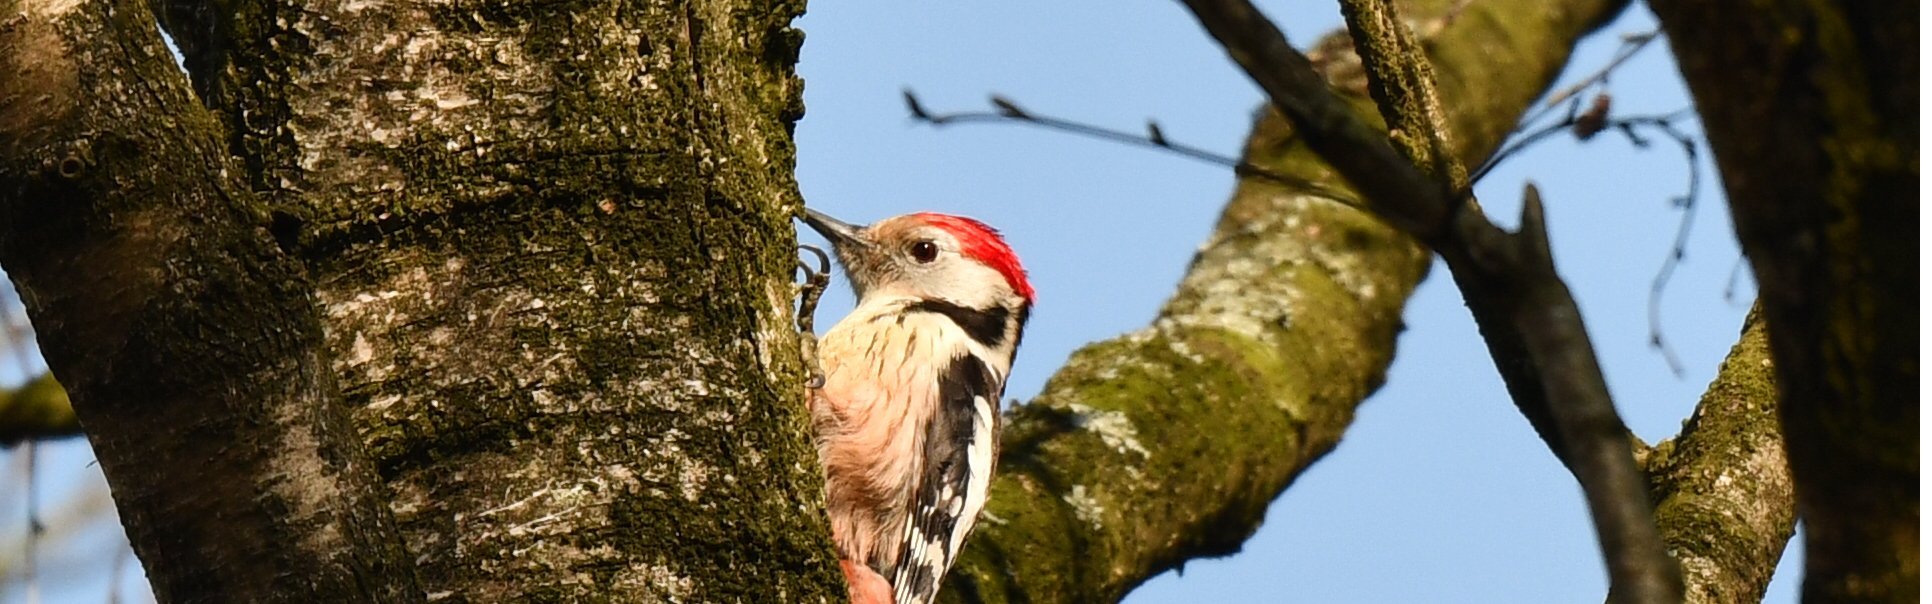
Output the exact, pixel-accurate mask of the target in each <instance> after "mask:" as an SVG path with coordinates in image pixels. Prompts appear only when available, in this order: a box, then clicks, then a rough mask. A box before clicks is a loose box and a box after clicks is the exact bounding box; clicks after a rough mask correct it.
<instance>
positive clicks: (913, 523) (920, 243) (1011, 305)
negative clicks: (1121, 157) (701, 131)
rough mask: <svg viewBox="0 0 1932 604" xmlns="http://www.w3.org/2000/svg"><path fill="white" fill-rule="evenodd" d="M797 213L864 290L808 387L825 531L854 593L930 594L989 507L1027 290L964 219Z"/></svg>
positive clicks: (864, 596) (887, 603) (921, 600)
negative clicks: (816, 380)
mask: <svg viewBox="0 0 1932 604" xmlns="http://www.w3.org/2000/svg"><path fill="white" fill-rule="evenodd" d="M804 221H805V223H806V224H807V225H810V226H811V227H812V228H813V229H814V230H816V231H818V232H819V233H820V234H822V235H824V236H825V238H826V239H829V240H831V242H832V248H833V251H834V252H835V254H836V255H837V256H838V259H839V264H841V265H843V266H844V267H845V273H846V276H847V277H848V278H849V279H850V280H851V283H852V289H853V290H854V291H855V292H856V293H857V294H858V306H857V308H855V309H854V310H853V311H852V314H850V315H847V316H846V317H845V318H844V319H843V320H841V321H839V322H838V324H837V325H835V326H833V327H832V329H831V330H829V331H827V332H826V333H825V335H824V337H822V338H820V340H819V365H820V368H821V369H822V370H823V371H824V376H825V380H824V383H823V385H822V386H821V387H819V388H817V389H815V390H814V391H813V392H812V395H811V405H812V421H813V427H814V428H815V429H816V430H817V442H818V450H819V461H820V462H821V463H822V464H824V466H825V483H826V484H825V504H826V509H827V511H828V512H829V513H830V515H831V520H832V540H833V542H834V543H835V544H836V545H837V546H838V550H839V557H840V562H841V564H842V565H843V567H844V569H845V573H846V579H847V581H848V583H849V585H850V588H851V592H852V597H853V601H854V602H856V603H858V604H926V603H928V602H931V601H932V600H933V597H934V596H935V595H937V594H938V592H939V582H940V580H941V579H943V578H944V577H945V575H946V571H947V569H949V568H951V567H952V564H953V560H954V558H955V557H957V556H958V555H959V551H960V548H961V547H962V546H963V545H964V544H965V541H966V536H967V535H968V534H970V533H971V532H972V530H973V524H974V523H975V522H976V521H977V520H978V517H979V512H980V509H981V508H983V507H984V506H985V505H986V492H987V487H989V486H990V485H991V484H992V477H993V466H994V462H995V459H996V458H997V457H998V448H999V418H1000V409H999V405H1000V396H1001V394H1003V393H1004V392H1005V389H1006V376H1007V374H1008V372H1009V371H1010V370H1011V369H1012V367H1013V354H1014V352H1015V351H1016V350H1018V348H1019V345H1020V331H1021V329H1023V328H1024V327H1025V325H1026V318H1027V313H1028V312H1029V310H1030V309H1031V308H1032V306H1033V286H1032V285H1030V284H1028V283H1027V280H1026V271H1025V270H1024V269H1022V268H1020V261H1019V258H1018V257H1017V256H1015V255H1014V254H1013V249H1012V248H1010V247H1008V246H1007V245H1006V242H1005V240H1003V239H1001V238H1000V236H999V233H998V232H996V231H994V230H993V229H992V228H991V227H988V226H986V225H985V224H984V223H981V222H979V221H977V220H973V219H970V218H962V217H959V216H952V215H947V214H936V213H926V212H922V213H916V214H906V215H903V216H897V217H893V218H888V219H885V220H881V221H879V222H878V223H876V224H873V225H871V226H867V227H863V228H861V227H857V226H854V225H850V224H846V223H844V222H840V221H838V220H836V219H833V218H832V217H830V216H826V215H825V214H822V213H819V212H817V211H814V210H811V209H807V210H805V218H804Z"/></svg>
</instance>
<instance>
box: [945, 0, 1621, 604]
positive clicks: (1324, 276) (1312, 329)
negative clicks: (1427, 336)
mask: <svg viewBox="0 0 1932 604" xmlns="http://www.w3.org/2000/svg"><path fill="white" fill-rule="evenodd" d="M1622 7H1623V3H1621V2H1613V1H1599V2H1579V3H1571V4H1565V5H1563V6H1562V7H1561V8H1556V9H1552V8H1550V7H1549V5H1547V4H1546V3H1543V2H1540V1H1533V0H1499V1H1497V2H1484V3H1478V4H1474V5H1470V6H1469V7H1468V9H1467V12H1466V13H1465V14H1464V15H1463V17H1462V18H1460V19H1457V20H1455V22H1454V23H1452V24H1450V25H1449V26H1448V27H1446V28H1445V29H1444V30H1443V31H1442V32H1441V35H1440V36H1439V37H1438V38H1437V40H1436V41H1435V43H1433V44H1431V45H1430V51H1431V52H1432V53H1436V56H1437V57H1438V58H1439V59H1440V60H1439V61H1438V63H1437V66H1438V69H1441V70H1443V71H1444V72H1445V73H1451V74H1455V75H1456V76H1459V78H1452V79H1460V81H1462V82H1464V84H1465V85H1464V86H1463V87H1459V88H1445V89H1444V92H1443V94H1444V99H1445V101H1446V102H1445V103H1444V107H1445V110H1446V111H1447V113H1448V115H1447V117H1448V119H1450V120H1452V121H1454V122H1455V123H1457V124H1460V125H1466V126H1467V127H1468V131H1469V132H1471V133H1472V134H1471V135H1470V136H1467V137H1463V138H1461V139H1459V140H1458V141H1457V145H1456V147H1455V150H1456V152H1457V155H1458V156H1459V157H1462V158H1465V159H1468V158H1478V159H1479V158H1481V157H1483V156H1486V155H1487V154H1488V153H1489V152H1490V151H1491V150H1493V149H1494V148H1495V147H1496V145H1497V144H1499V142H1500V140H1501V138H1502V137H1503V135H1504V134H1505V133H1507V132H1508V131H1509V130H1510V128H1511V127H1512V126H1513V125H1514V123H1515V119H1516V116H1518V115H1519V114H1520V113H1521V111H1522V110H1523V108H1524V107H1525V106H1527V105H1528V104H1529V103H1530V102H1531V101H1532V100H1533V99H1534V98H1535V97H1536V95H1537V94H1538V93H1540V92H1541V91H1542V90H1543V89H1545V88H1546V87H1547V86H1548V85H1549V83H1550V81H1551V80H1552V79H1553V78H1554V77H1555V75H1556V73H1557V71H1558V70H1559V69H1561V67H1562V66H1563V64H1564V63H1565V62H1566V61H1567V59H1568V56H1569V49H1570V47H1571V45H1572V44H1573V43H1574V42H1575V40H1576V39H1577V38H1578V37H1579V36H1581V35H1582V34H1584V33H1585V32H1588V31H1589V30H1591V29H1593V28H1594V27H1595V26H1596V25H1597V24H1599V23H1601V22H1602V21H1603V20H1605V19H1607V18H1608V17H1609V16H1611V15H1614V14H1615V13H1616V12H1617V11H1618V10H1620V9H1621V8H1622ZM1529 12H1536V13H1538V14H1539V15H1540V16H1541V17H1542V18H1536V19H1526V18H1523V15H1525V14H1526V13H1529ZM1498 41H1506V43H1507V45H1508V46H1509V47H1511V48H1516V49H1521V51H1520V52H1516V53H1511V54H1510V55H1508V56H1506V57H1494V56H1490V55H1488V54H1487V53H1484V52H1481V51H1479V50H1478V49H1479V48H1481V47H1483V46H1485V45H1490V44H1496V43H1499V42H1498ZM1345 63H1346V62H1345V61H1339V60H1336V61H1331V62H1330V64H1331V65H1334V66H1336V67H1337V68H1338V69H1340V68H1345V67H1346V65H1345ZM1348 110H1349V111H1354V112H1358V113H1359V112H1368V111H1372V109H1370V108H1369V107H1368V106H1367V105H1366V104H1365V103H1363V104H1358V105H1356V106H1354V107H1350V108H1349V109H1348ZM1289 130H1290V129H1289V127H1288V125H1287V124H1286V123H1285V122H1284V121H1283V120H1282V118H1281V116H1280V115H1279V114H1278V113H1275V112H1272V111H1268V112H1263V116H1262V118H1261V119H1260V121H1259V122H1258V124H1257V125H1256V129H1255V133H1254V135H1253V137H1252V138H1251V139H1250V142H1249V144H1248V146H1247V152H1246V154H1245V156H1244V158H1243V161H1245V162H1249V163H1253V164H1256V165H1259V166H1264V167H1267V168H1268V169H1269V170H1271V171H1274V172H1278V173H1283V174H1288V175H1290V176H1292V177H1294V178H1299V179H1308V180H1313V181H1316V182H1319V183H1322V184H1323V185H1324V188H1325V189H1336V190H1339V189H1341V188H1342V183H1341V182H1340V180H1339V179H1338V178H1336V175H1335V173H1334V171H1333V170H1332V169H1330V168H1329V167H1328V166H1326V165H1323V164H1322V163H1321V162H1320V161H1319V160H1318V159H1317V158H1316V157H1315V156H1314V155H1313V154H1311V153H1310V152H1309V151H1308V149H1307V148H1306V147H1303V146H1301V145H1300V144H1299V142H1300V141H1301V140H1302V139H1303V137H1302V136H1300V135H1298V134H1295V135H1291V134H1290V132H1289ZM1423 261H1424V257H1423V256H1422V255H1421V254H1420V253H1419V252H1418V250H1417V249H1416V248H1415V247H1414V245H1413V242H1412V241H1411V240H1409V239H1407V238H1405V237H1402V236H1400V235H1398V234H1397V233H1396V232H1395V231H1393V230H1391V229H1389V228H1388V227H1387V226H1386V225H1385V224H1383V223H1381V222H1379V221H1376V220H1374V219H1372V218H1371V217H1369V216H1367V215H1365V214H1363V213H1360V212H1358V211H1355V210H1354V209H1353V208H1351V207H1345V206H1343V205H1340V204H1335V203H1331V202H1328V201H1325V200H1323V199H1322V198H1320V197H1319V196H1316V195H1311V194H1309V193H1308V192H1306V191H1301V190H1298V189H1295V188H1289V187H1283V186H1281V185H1279V184H1278V182H1277V181H1274V180H1270V179H1265V178H1259V177H1256V176H1254V175H1251V174H1250V175H1244V176H1243V178H1241V180H1240V181H1239V184H1238V186H1237V189H1236V191H1235V195H1234V198H1233V199H1232V200H1231V201H1230V202H1229V205H1228V207H1227V209H1226V210H1225V211H1224V213H1223V216H1222V219H1221V221H1220V224H1219V225H1218V226H1217V227H1216V230H1215V233H1214V234H1213V235H1212V236H1211V237H1210V239H1209V241H1208V243H1207V244H1206V245H1205V246H1204V247H1203V249H1202V251H1201V252H1200V254H1199V255H1198V256H1197V257H1196V258H1195V261H1194V263H1193V264H1192V266H1191V267H1190V269H1189V273H1188V276H1187V277H1186V278H1184V280H1183V282H1182V284H1181V287H1180V289H1179V291H1177V292H1176V294H1175V296H1174V298H1173V299H1172V300H1171V301H1170V302H1169V303H1168V304H1167V305H1166V306H1165V307H1164V308H1163V309H1162V311H1161V314H1160V316H1159V317H1158V318H1156V320H1155V321H1154V324H1153V326H1151V327H1149V328H1147V329H1145V330H1141V331H1138V332H1135V333H1133V334H1129V335H1127V336H1124V337H1121V338H1117V339H1114V340H1109V341H1106V342H1101V343H1098V344H1095V345H1092V346H1089V347H1087V348H1085V349H1083V350H1082V351H1080V352H1078V353H1076V354H1075V355H1074V357H1073V358H1072V359H1071V360H1070V362H1069V363H1068V365H1067V367H1066V368H1064V369H1062V370H1061V371H1060V372H1059V373H1058V374H1056V375H1055V376H1054V377H1053V378H1052V379H1051V380H1049V382H1048V384H1047V387H1046V389H1045V391H1044V392H1043V393H1042V394H1041V396H1040V397H1039V398H1037V399H1035V400H1034V401H1032V402H1031V403H1029V404H1026V405H1023V406H1020V407H1017V408H1016V409H1015V410H1014V411H1013V412H1012V415H1011V418H1010V420H1009V422H1008V428H1007V430H1006V432H1005V436H1004V442H1005V443H1006V446H1005V447H1004V452H1003V455H1002V459H1001V466H1000V467H1001V468H1002V471H1001V473H1000V475H999V477H998V478H996V482H995V485H994V488H993V496H992V499H991V501H990V503H989V507H988V512H989V514H988V515H987V516H986V517H985V519H984V520H983V521H982V522H981V525H980V526H981V527H982V528H981V529H980V530H979V531H978V532H976V533H975V536H974V537H973V539H971V540H970V541H969V545H968V547H967V550H966V552H965V554H964V556H963V557H962V560H961V563H960V565H959V567H958V569H957V571H956V572H955V573H953V575H952V577H951V580H950V581H949V588H948V589H947V590H945V591H944V592H942V593H944V594H945V595H944V596H943V597H944V598H946V599H947V601H965V602H1014V601H1030V602H1108V601H1114V600H1117V599H1119V598H1120V597H1121V596H1122V595H1124V594H1125V593H1126V592H1127V591H1128V590H1130V589H1131V588H1133V587H1134V586H1135V585H1138V584H1139V583H1140V582H1142V581H1144V580H1146V579H1147V578H1149V577H1152V576H1154V575H1156V574H1159V573H1160V572H1163V571H1165V570H1168V569H1172V568H1175V567H1177V566H1179V565H1181V564H1184V563H1185V562H1186V561H1187V560H1188V559H1190V558H1194V557H1198V556H1212V555H1225V554H1227V553H1231V552H1232V551H1234V550H1235V549H1236V548H1238V546H1239V545H1240V543H1241V542H1242V540H1244V539H1246V538H1247V536H1248V535H1250V534H1251V533H1252V532H1253V531H1254V530H1255V528H1256V527H1257V526H1259V523H1260V521H1261V514H1262V512H1263V511H1264V510H1265V509H1266V506H1267V504H1268V502H1269V501H1271V500H1272V499H1274V497H1275V496H1276V495H1278V494H1279V493H1280V492H1281V490H1282V489H1284V488H1286V487H1287V486H1288V484H1289V483H1290V482H1292V481H1293V480H1294V479H1295V477H1296V476H1298V475H1299V473H1300V472H1301V471H1302V470H1303V469H1304V468H1306V467H1307V466H1308V464H1310V463H1313V461H1314V460H1315V459H1317V458H1319V457H1320V456H1321V455H1322V454H1324V453H1326V452H1327V451H1328V450H1329V449H1331V448H1332V447H1333V446H1334V445H1335V443H1336V441H1337V439H1338V438H1339V437H1340V434H1341V431H1342V430H1343V429H1344V428H1345V427H1346V426H1347V424H1348V423H1349V421H1350V420H1351V419H1352V413H1353V409H1354V407H1355V405H1357V404H1359V403H1360V401H1361V398H1362V397H1363V396H1365V395H1366V394H1368V392H1370V391H1371V390H1372V389H1373V388H1374V387H1375V386H1377V385H1378V384H1380V383H1381V380H1382V375H1383V371H1384V370H1385V369H1386V366H1387V362H1388V360H1389V358H1390V355H1391V353H1392V351H1391V350H1390V349H1389V348H1388V347H1389V346H1390V345H1392V343H1393V337H1394V334H1395V332H1396V331H1397V330H1398V329H1399V325H1400V323H1399V320H1400V312H1401V299H1402V298H1404V297H1405V296H1406V295H1407V294H1408V292H1409V291H1410V289H1411V288H1413V287H1414V285H1415V282H1416V280H1417V279H1419V278H1420V277H1421V274H1422V270H1423V267H1424V266H1425V265H1424V263H1423ZM1309 350H1321V351H1322V354H1314V355H1311V354H1308V352H1307V351H1309ZM1626 455H1627V453H1626Z"/></svg>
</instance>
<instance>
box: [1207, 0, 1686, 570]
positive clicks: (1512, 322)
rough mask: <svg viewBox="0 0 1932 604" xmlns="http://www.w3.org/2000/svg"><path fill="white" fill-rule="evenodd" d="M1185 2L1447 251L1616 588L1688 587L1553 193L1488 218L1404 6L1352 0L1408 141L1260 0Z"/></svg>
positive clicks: (1292, 111) (1359, 180)
mask: <svg viewBox="0 0 1932 604" xmlns="http://www.w3.org/2000/svg"><path fill="white" fill-rule="evenodd" d="M1184 3H1185V4H1186V5H1187V6H1188V8H1189V9H1191V10H1192V11H1193V12H1194V14H1195V16H1196V17H1198V18H1199V19H1200V20H1201V23H1202V25H1203V26H1204V27H1205V28H1206V29H1207V30H1208V32H1209V34H1210V35H1212V36H1213V37H1214V38H1215V39H1216V40H1219V41H1220V43H1221V44H1222V46H1224V47H1225V48H1227V50H1228V54H1229V55H1230V56H1232V57H1233V58H1234V60H1235V62H1236V63H1238V64H1240V65H1241V67H1242V68H1243V69H1244V70H1245V71H1247V72H1248V74H1249V76H1250V77H1252V78H1253V79H1254V80H1255V82H1256V83H1257V84H1259V85H1260V86H1261V88H1262V90H1263V91H1264V92H1266V93H1267V95H1268V97H1269V99H1270V101H1271V102H1272V103H1273V104H1274V105H1275V107H1276V108H1278V109H1280V110H1281V111H1282V113H1283V114H1285V115H1287V116H1288V118H1289V119H1290V120H1292V121H1293V122H1294V123H1295V126H1296V128H1297V129H1298V130H1299V131H1300V132H1301V134H1302V136H1304V137H1305V138H1307V139H1308V144H1309V146H1310V147H1311V148H1313V149H1315V151H1316V152H1317V153H1319V154H1321V156H1322V157H1323V158H1324V159H1325V160H1327V161H1328V162H1329V163H1330V165H1333V166H1334V167H1335V169H1336V170H1337V171H1338V172H1340V173H1341V174H1342V176H1343V177H1344V178H1346V179H1347V180H1348V181H1349V182H1350V183H1351V184H1353V185H1355V186H1356V187H1357V188H1358V190H1360V191H1361V192H1362V194H1363V196H1364V197H1365V198H1366V201H1367V205H1368V207H1369V208H1371V209H1372V210H1374V211H1375V212H1376V213H1377V214H1378V215H1379V216H1382V217H1383V218H1384V219H1386V220H1389V221H1390V223H1391V224H1393V225H1395V226H1398V227H1400V228H1403V229H1404V230H1406V231H1408V232H1409V233H1410V234H1411V235H1414V236H1415V237H1417V238H1418V239H1421V240H1422V241H1424V242H1425V243H1428V244H1429V245H1430V246H1431V247H1432V248H1434V249H1435V250H1436V251H1437V252H1438V253H1440V254H1442V256H1443V259H1444V261H1445V262H1446V263H1447V264H1448V265H1449V269H1450V272H1451V274H1452V275H1453V276H1454V277H1455V279H1456V283H1457V286H1458V287H1459V288H1460V289H1461V290H1462V291H1463V296H1464V298H1465V299H1466V300H1467V301H1468V303H1469V306H1470V310H1471V313H1472V314H1473V315H1475V317H1476V322H1477V325H1478V327H1479V329H1480V330H1481V332H1482V333H1483V337H1484V340H1485V342H1487V343H1488V344H1489V347H1490V353H1491V356H1492V357H1494V359H1495V361H1496V365H1497V367H1498V369H1499V371H1500V372H1501V373H1502V374H1503V378H1504V381H1505V382H1506V383H1507V384H1508V386H1509V390H1510V393H1511V395H1512V398H1513V399H1514V400H1515V402H1516V404H1517V407H1518V409H1520V410H1522V412H1523V413H1524V415H1525V416H1526V417H1528V418H1529V419H1530V420H1531V422H1532V424H1535V425H1538V428H1539V430H1538V431H1539V433H1541V434H1542V435H1543V436H1544V438H1545V440H1547V441H1549V443H1550V445H1551V448H1552V450H1554V451H1555V452H1556V453H1557V455H1558V457H1559V458H1561V459H1563V460H1564V461H1565V463H1566V465H1568V466H1569V467H1570V470H1571V472H1572V473H1574V474H1575V475H1576V477H1577V479H1578V481H1579V482H1580V483H1581V484H1582V486H1583V490H1584V494H1585V496H1586V498H1587V499H1588V501H1589V504H1590V510H1591V515H1592V518H1593V520H1594V521H1595V523H1596V526H1597V534H1598V538H1599V540H1600V541H1601V545H1602V548H1603V552H1604V557H1605V560H1606V564H1607V565H1608V566H1609V570H1610V577H1611V581H1610V585H1611V587H1610V596H1611V599H1612V600H1613V601H1617V602H1672V601H1677V600H1679V599H1681V598H1682V590H1683V586H1682V581H1681V578H1680V576H1679V572H1678V570H1677V568H1676V567H1675V565H1674V564H1673V563H1672V561H1671V559H1670V557H1669V555H1668V554H1667V553H1666V552H1665V551H1664V548H1663V543H1662V541H1661V540H1660V539H1659V538H1658V536H1657V530H1656V526H1655V524H1654V519H1653V517H1652V515H1651V510H1650V503H1649V501H1648V498H1647V497H1646V494H1645V492H1644V487H1643V482H1642V480H1641V479H1640V477H1639V475H1638V473H1637V468H1636V464H1635V462H1634V461H1633V460H1632V459H1631V456H1630V449H1629V446H1628V441H1627V434H1628V430H1627V429H1625V428H1624V426H1623V422H1622V420H1621V419H1619V418H1618V417H1617V414H1616V409H1615V407H1614V406H1613V405H1612V404H1611V401H1610V393H1609V389H1608V387H1607V386H1606V385H1605V384H1604V382H1603V375H1602V372H1601V370H1600V369H1599V368H1598V364H1597V360H1596V354H1595V352H1594V350H1593V349H1592V348H1591V346H1590V342H1589V336H1588V334H1587V333H1586V332H1585V331H1584V328H1583V322H1582V317H1581V315H1580V314H1579V313H1578V312H1577V310H1576V303H1575V301H1574V300H1573V299H1572V298H1571V297H1570V294H1569V290H1568V288H1567V287H1566V286H1565V285H1564V284H1563V282H1562V280H1561V279H1560V278H1558V277H1557V275H1556V272H1555V266H1554V263H1553V262H1552V261H1551V259H1550V257H1549V249H1548V241H1547V240H1546V239H1545V234H1544V232H1543V224H1542V205H1541V202H1540V200H1539V199H1538V196H1537V194H1536V192H1535V190H1534V189H1533V188H1531V189H1529V190H1528V191H1527V193H1526V199H1525V200H1524V207H1523V224H1522V227H1521V231H1519V232H1518V233H1515V234H1510V233H1506V232H1504V231H1502V230H1501V229H1499V228H1497V227H1496V226H1495V225H1493V224H1491V223H1490V222H1489V221H1488V219H1486V218H1484V217H1483V216H1482V213H1481V212H1480V210H1478V209H1477V208H1476V206H1475V202H1474V200H1473V199H1467V198H1462V197H1458V196H1457V195H1458V193H1459V192H1461V191H1465V190H1466V187H1467V182H1466V177H1465V176H1464V175H1463V173H1462V171H1461V167H1460V166H1459V165H1457V164H1456V160H1455V158H1454V157H1452V156H1451V155H1450V154H1448V153H1446V152H1445V150H1444V149H1445V148H1446V146H1447V144H1446V141H1447V140H1448V138H1449V137H1447V136H1446V135H1442V134H1439V132H1440V131H1442V130H1444V129H1445V128H1447V124H1446V123H1445V122H1446V120H1444V119H1442V118H1441V116H1440V111H1439V109H1436V107H1437V103H1436V102H1434V100H1433V99H1434V96H1433V93H1431V92H1430V91H1431V90H1433V88H1434V82H1433V81H1432V80H1431V78H1432V75H1431V73H1430V70H1429V69H1428V68H1427V67H1426V66H1423V65H1424V64H1425V63H1426V59H1425V58H1423V57H1422V56H1421V55H1420V54H1419V53H1417V52H1416V49H1417V48H1419V45H1418V44H1417V43H1416V42H1414V41H1413V40H1412V39H1410V35H1411V34H1409V33H1408V31H1407V28H1406V27H1403V26H1400V25H1399V24H1397V18H1396V17H1395V15H1394V8H1393V6H1392V5H1390V4H1389V3H1388V2H1386V1H1382V2H1366V1H1364V2H1344V11H1345V12H1349V13H1351V15H1350V18H1349V22H1350V24H1351V28H1352V30H1353V32H1354V34H1355V36H1354V37H1355V39H1356V40H1357V50H1358V52H1359V53H1361V54H1362V55H1363V61H1362V63H1363V66H1364V67H1365V69H1366V70H1367V72H1368V74H1369V82H1370V88H1371V90H1373V91H1374V94H1375V95H1376V97H1377V98H1378V100H1381V101H1383V102H1382V103H1381V106H1382V111H1383V114H1384V116H1385V118H1386V119H1388V120H1389V121H1390V122H1391V125H1392V126H1394V127H1395V128H1396V134H1395V135H1394V138H1396V140H1397V141H1398V142H1399V146H1400V148H1401V151H1402V153H1398V151H1397V149H1396V148H1394V147H1391V146H1390V145H1389V143H1388V142H1387V141H1386V140H1384V139H1383V138H1382V137H1380V136H1378V135H1376V134H1374V133H1373V132H1372V131H1371V130H1370V129H1369V128H1368V127H1367V126H1366V125H1365V124H1363V123H1362V122H1361V121H1359V120H1357V119H1356V118H1355V117H1354V116H1353V115H1352V114H1349V113H1347V112H1346V110H1345V107H1346V105H1345V104H1344V103H1343V101H1342V100H1341V99H1340V98H1339V97H1337V96H1336V95H1335V94H1334V92H1333V91H1331V90H1330V89H1329V88H1328V87H1327V86H1326V85H1325V83H1323V82H1322V80H1321V79H1320V78H1319V77H1317V76H1316V75H1315V72H1314V70H1313V69H1312V67H1311V66H1310V64H1309V62H1308V60H1307V58H1306V57H1303V56H1302V55H1301V53H1299V52H1297V51H1296V50H1295V49H1294V48H1293V47H1292V46H1290V45H1289V44H1288V41H1287V39H1286V38H1285V37H1283V36H1282V34H1281V31H1280V30H1278V29H1276V28H1275V27H1274V24H1273V23H1271V22H1269V21H1268V20H1267V18H1266V17H1265V16H1263V15H1262V14H1261V12H1260V11H1259V9H1256V8H1255V7H1254V5H1253V4H1251V3H1249V2H1247V0H1185V1H1184ZM1405 154H1406V155H1407V157H1406V158H1405V157H1404V155H1405ZM1418 166H1421V167H1423V169H1418ZM1425 172H1427V173H1425ZM1428 173H1432V174H1433V175H1434V176H1433V177H1431V175H1430V174H1428Z"/></svg>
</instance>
